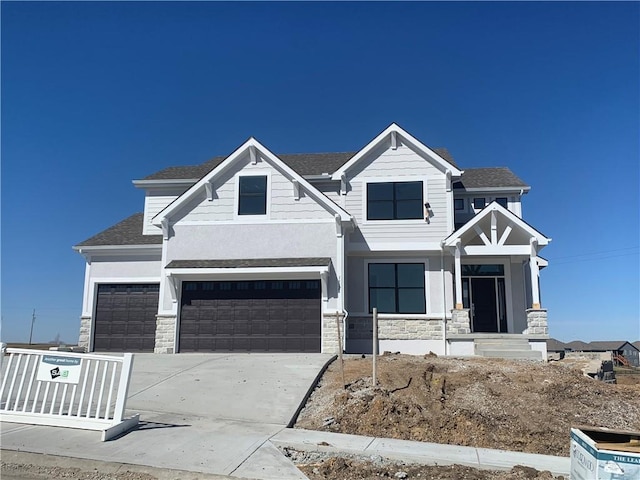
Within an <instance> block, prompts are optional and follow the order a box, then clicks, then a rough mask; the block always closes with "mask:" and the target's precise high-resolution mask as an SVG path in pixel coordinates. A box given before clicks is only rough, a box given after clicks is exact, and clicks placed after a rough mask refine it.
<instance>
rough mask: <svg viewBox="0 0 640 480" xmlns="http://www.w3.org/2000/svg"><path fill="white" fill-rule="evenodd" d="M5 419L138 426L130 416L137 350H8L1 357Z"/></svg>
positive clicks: (111, 430)
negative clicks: (128, 407)
mask: <svg viewBox="0 0 640 480" xmlns="http://www.w3.org/2000/svg"><path fill="white" fill-rule="evenodd" d="M0 359H1V367H0V368H1V371H2V382H1V383H0V420H2V421H6V422H16V423H29V424H36V425H51V426H61V427H73V428H81V429H87V430H100V431H102V440H103V441H105V440H108V439H110V438H113V437H114V436H116V435H118V434H120V433H122V432H123V431H126V430H128V429H130V428H133V427H134V426H135V425H137V423H138V415H135V416H133V417H131V418H125V417H124V414H125V407H126V398H127V394H128V390H129V381H130V378H131V371H132V367H133V354H131V353H125V354H124V355H123V356H111V355H95V354H85V353H68V352H54V351H45V350H30V349H20V348H9V349H6V354H5V352H4V351H3V352H2V355H1V356H0Z"/></svg>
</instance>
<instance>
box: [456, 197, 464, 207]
mask: <svg viewBox="0 0 640 480" xmlns="http://www.w3.org/2000/svg"><path fill="white" fill-rule="evenodd" d="M453 203H454V205H455V209H456V210H464V198H456V199H455V200H454V201H453Z"/></svg>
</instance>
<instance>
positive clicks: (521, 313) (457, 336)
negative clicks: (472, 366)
mask: <svg viewBox="0 0 640 480" xmlns="http://www.w3.org/2000/svg"><path fill="white" fill-rule="evenodd" d="M550 241H551V239H549V238H547V237H546V236H544V235H543V234H541V233H540V232H538V231H537V230H535V229H534V228H533V227H531V226H530V225H528V224H527V223H526V222H524V221H523V220H522V219H521V218H519V217H518V216H516V215H515V214H513V213H512V212H510V211H509V210H507V209H505V208H504V207H502V206H501V205H499V204H498V203H496V202H493V203H491V204H489V205H488V206H487V207H485V209H484V210H482V212H480V213H479V214H478V215H476V216H475V217H474V218H473V219H471V220H470V221H469V222H467V223H466V224H465V225H464V226H462V227H461V228H460V229H459V230H457V231H456V232H454V233H453V234H452V235H451V236H449V237H448V238H447V239H446V240H445V241H444V242H443V246H444V247H445V249H446V250H448V252H449V253H450V254H451V255H452V256H453V258H454V262H453V263H454V269H453V270H454V272H453V273H454V275H453V283H454V285H453V290H454V308H453V310H452V316H451V320H450V321H449V322H448V323H447V327H446V334H447V343H448V350H449V353H451V354H465V355H477V354H479V353H481V351H482V350H483V348H485V347H486V345H487V344H488V345H489V346H488V347H487V348H486V349H487V350H492V349H493V348H494V347H496V346H500V345H505V344H509V343H512V344H513V345H514V348H515V345H518V346H519V347H522V346H523V345H524V344H523V340H524V341H525V343H526V342H528V343H529V346H530V347H531V349H533V350H539V351H541V350H542V349H543V345H542V344H544V340H545V339H546V338H548V328H547V311H546V309H544V308H543V307H542V304H541V295H540V281H539V274H540V270H541V269H542V268H544V267H546V266H547V261H546V260H544V259H543V258H541V257H540V256H539V252H540V250H541V249H542V248H544V246H546V245H548V243H549V242H550Z"/></svg>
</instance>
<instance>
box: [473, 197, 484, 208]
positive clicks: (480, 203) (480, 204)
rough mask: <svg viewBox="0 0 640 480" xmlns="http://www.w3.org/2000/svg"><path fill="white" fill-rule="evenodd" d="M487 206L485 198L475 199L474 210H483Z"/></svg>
mask: <svg viewBox="0 0 640 480" xmlns="http://www.w3.org/2000/svg"><path fill="white" fill-rule="evenodd" d="M486 205H487V202H486V200H485V199H484V198H480V197H478V198H474V199H473V208H475V209H476V210H482V209H483V208H484V207H485V206H486Z"/></svg>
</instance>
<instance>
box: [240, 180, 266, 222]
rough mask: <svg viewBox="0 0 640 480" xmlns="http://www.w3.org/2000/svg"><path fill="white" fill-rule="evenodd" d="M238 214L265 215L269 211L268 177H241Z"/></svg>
mask: <svg viewBox="0 0 640 480" xmlns="http://www.w3.org/2000/svg"><path fill="white" fill-rule="evenodd" d="M239 186H240V189H239V196H238V215H265V214H266V213H267V177H266V176H248V177H240V182H239Z"/></svg>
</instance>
